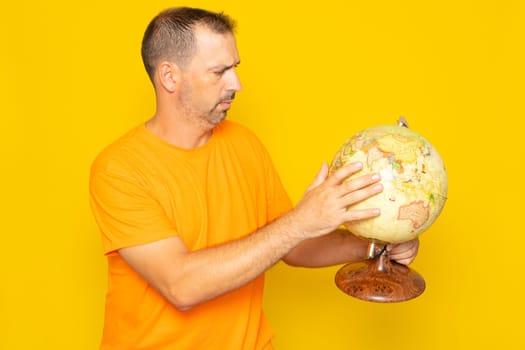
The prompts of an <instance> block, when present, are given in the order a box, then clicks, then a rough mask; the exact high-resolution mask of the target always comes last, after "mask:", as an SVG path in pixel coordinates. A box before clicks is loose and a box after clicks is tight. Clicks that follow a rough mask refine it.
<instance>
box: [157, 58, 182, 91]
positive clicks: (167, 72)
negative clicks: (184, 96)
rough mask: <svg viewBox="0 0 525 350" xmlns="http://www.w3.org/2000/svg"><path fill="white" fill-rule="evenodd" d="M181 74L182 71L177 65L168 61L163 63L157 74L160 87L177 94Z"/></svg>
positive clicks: (158, 67)
mask: <svg viewBox="0 0 525 350" xmlns="http://www.w3.org/2000/svg"><path fill="white" fill-rule="evenodd" d="M180 73H181V71H180V69H179V67H178V66H177V65H176V64H175V63H173V62H168V61H163V62H161V63H160V64H159V65H158V66H157V73H156V78H157V79H156V80H157V82H158V85H159V86H160V87H162V88H164V89H165V90H166V91H168V92H170V93H172V92H175V89H176V86H177V83H178V82H179V78H180Z"/></svg>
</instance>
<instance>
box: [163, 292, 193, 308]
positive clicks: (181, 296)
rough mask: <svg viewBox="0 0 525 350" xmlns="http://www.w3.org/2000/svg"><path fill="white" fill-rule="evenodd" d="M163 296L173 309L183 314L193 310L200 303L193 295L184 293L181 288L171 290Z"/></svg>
mask: <svg viewBox="0 0 525 350" xmlns="http://www.w3.org/2000/svg"><path fill="white" fill-rule="evenodd" d="M162 294H163V295H164V298H165V299H166V300H168V302H169V303H170V304H171V305H172V306H173V307H175V308H176V309H177V310H179V311H183V312H184V311H189V310H191V309H193V308H194V307H195V306H197V305H198V304H199V303H200V302H199V301H198V300H197V299H196V298H195V295H194V294H193V293H191V292H189V291H182V290H181V288H169V289H167V290H166V291H165V292H164V293H162Z"/></svg>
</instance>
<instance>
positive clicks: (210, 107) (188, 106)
mask: <svg viewBox="0 0 525 350" xmlns="http://www.w3.org/2000/svg"><path fill="white" fill-rule="evenodd" d="M195 38H196V44H197V50H196V53H195V55H194V56H193V58H192V60H191V62H190V64H189V65H188V67H187V68H186V69H185V70H184V71H183V74H182V77H183V78H182V81H181V85H180V89H181V90H180V92H181V93H180V102H181V104H182V106H184V109H185V113H186V115H187V116H188V117H189V118H197V119H200V120H201V121H204V122H207V123H208V124H210V125H211V126H215V125H217V124H218V123H219V122H220V121H222V120H223V119H224V118H225V117H226V113H227V111H228V109H229V108H230V106H231V103H232V101H233V99H234V97H235V93H236V92H237V91H239V90H240V89H241V84H240V81H239V77H238V76H237V73H236V72H235V68H236V66H237V65H238V64H239V62H240V61H239V54H238V52H237V45H236V43H235V38H234V36H233V34H231V33H226V34H217V33H214V32H212V31H210V30H208V29H206V28H204V27H200V26H198V27H197V28H196V29H195Z"/></svg>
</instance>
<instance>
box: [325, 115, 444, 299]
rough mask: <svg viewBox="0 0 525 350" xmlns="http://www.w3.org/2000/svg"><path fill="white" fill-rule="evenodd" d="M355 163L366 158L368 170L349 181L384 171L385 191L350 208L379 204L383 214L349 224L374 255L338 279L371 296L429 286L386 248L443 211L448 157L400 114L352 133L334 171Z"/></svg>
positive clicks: (406, 293) (398, 295)
mask: <svg viewBox="0 0 525 350" xmlns="http://www.w3.org/2000/svg"><path fill="white" fill-rule="evenodd" d="M353 162H361V163H362V164H363V169H362V171H360V172H358V173H357V174H355V175H353V176H351V177H350V178H349V179H347V180H346V181H348V180H350V179H352V178H354V177H356V176H362V175H366V174H370V173H379V174H380V175H381V183H382V184H383V191H382V192H380V193H378V194H376V195H374V196H372V197H370V198H368V199H366V200H363V201H361V202H359V203H357V204H355V205H352V206H351V208H349V210H350V209H352V210H355V209H366V208H379V209H380V210H381V213H380V215H379V216H376V217H374V218H370V219H364V220H358V221H353V222H348V223H346V224H345V226H346V228H347V229H348V230H349V231H350V232H352V233H353V234H355V235H357V236H360V237H363V238H365V239H367V240H368V241H369V251H368V258H369V260H364V261H361V262H357V263H349V264H346V265H345V266H343V267H342V268H341V269H339V271H338V272H337V274H336V276H335V283H336V285H337V286H338V287H339V289H341V290H342V291H343V292H345V293H346V294H349V295H351V296H354V297H356V298H359V299H363V300H367V301H373V302H399V301H405V300H409V299H412V298H415V297H417V296H418V295H420V294H421V293H423V291H424V290H425V286H426V283H425V280H424V279H423V277H422V276H421V275H420V274H418V273H417V272H416V271H414V270H412V269H411V268H409V267H408V266H406V265H403V264H400V263H398V262H396V261H393V260H390V258H389V257H388V250H387V249H385V248H386V245H387V244H389V243H401V242H405V241H409V240H411V239H414V238H415V237H417V236H418V235H419V234H421V233H423V232H424V231H426V230H427V229H428V228H429V227H430V226H431V225H432V224H433V223H434V221H435V220H436V219H437V217H438V216H439V215H440V213H441V211H442V209H443V206H444V204H445V201H446V198H447V191H448V179H447V173H446V171H445V166H444V164H443V161H442V159H441V157H440V155H439V154H438V152H437V151H436V149H435V148H434V147H433V146H432V145H431V144H430V143H429V142H428V141H427V140H426V139H425V138H424V137H422V136H421V135H419V134H418V133H416V132H415V131H413V130H412V129H409V128H408V124H407V123H406V120H405V119H404V118H400V119H399V120H398V125H380V126H374V127H371V128H368V129H365V130H363V131H360V132H358V133H356V134H355V135H353V136H352V137H350V138H349V139H348V140H347V141H346V142H345V143H344V144H343V146H342V147H341V148H340V149H339V151H338V152H337V154H336V155H335V157H334V159H333V161H332V163H331V165H330V173H333V172H334V171H336V170H337V169H339V168H340V167H342V166H344V165H346V164H348V163H353ZM376 248H380V249H379V251H376Z"/></svg>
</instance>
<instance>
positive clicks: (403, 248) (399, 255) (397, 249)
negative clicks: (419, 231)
mask: <svg viewBox="0 0 525 350" xmlns="http://www.w3.org/2000/svg"><path fill="white" fill-rule="evenodd" d="M386 250H387V251H388V257H389V258H390V259H391V260H395V261H396V262H398V263H400V264H403V265H408V264H410V263H412V262H413V261H414V259H415V258H416V255H417V252H418V250H419V239H418V238H415V239H413V240H411V241H407V242H403V243H398V244H389V245H387V246H386Z"/></svg>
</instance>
